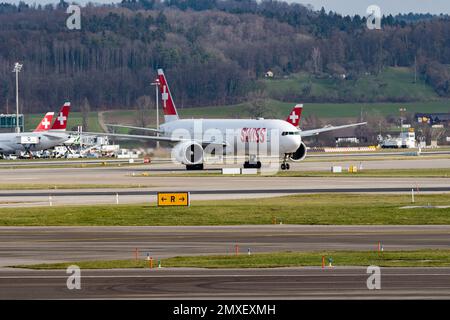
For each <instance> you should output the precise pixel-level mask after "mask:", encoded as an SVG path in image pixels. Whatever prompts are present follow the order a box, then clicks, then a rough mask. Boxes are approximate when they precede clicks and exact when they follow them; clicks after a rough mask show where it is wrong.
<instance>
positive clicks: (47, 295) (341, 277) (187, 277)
mask: <svg viewBox="0 0 450 320" xmlns="http://www.w3.org/2000/svg"><path fill="white" fill-rule="evenodd" d="M369 276H370V275H369V274H367V272H366V268H357V267H348V268H347V267H345V268H344V267H342V268H341V267H339V268H331V269H330V268H327V269H325V270H322V269H320V268H277V269H235V270H223V269H218V270H207V269H164V268H163V269H151V270H150V269H146V270H144V269H142V270H128V269H123V270H97V271H93V270H90V271H89V270H82V271H81V289H80V290H69V289H67V286H66V281H67V278H68V275H67V274H66V273H65V270H59V271H26V270H0V299H37V298H39V299H114V298H120V299H177V298H178V299H179V298H184V299H220V300H223V299H283V300H287V299H431V298H435V299H437V298H439V299H449V298H450V281H448V279H449V278H450V268H382V269H381V278H380V279H381V289H379V290H369V289H368V288H367V279H368V277H369ZM224 303H226V302H224Z"/></svg>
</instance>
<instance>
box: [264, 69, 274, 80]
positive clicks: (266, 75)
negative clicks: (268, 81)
mask: <svg viewBox="0 0 450 320" xmlns="http://www.w3.org/2000/svg"><path fill="white" fill-rule="evenodd" d="M264 76H265V77H266V78H273V72H272V71H270V70H269V71H267V72H266V74H265V75H264Z"/></svg>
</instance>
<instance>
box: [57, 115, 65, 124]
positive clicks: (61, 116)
mask: <svg viewBox="0 0 450 320" xmlns="http://www.w3.org/2000/svg"><path fill="white" fill-rule="evenodd" d="M57 119H58V121H59V125H61V126H63V125H64V121H66V120H67V117H64V113H62V112H60V113H59V117H58V118H57Z"/></svg>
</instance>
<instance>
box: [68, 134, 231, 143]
mask: <svg viewBox="0 0 450 320" xmlns="http://www.w3.org/2000/svg"><path fill="white" fill-rule="evenodd" d="M69 132H71V133H77V134H80V132H77V131H69ZM81 134H85V135H92V136H107V137H115V138H118V139H124V140H152V141H163V142H172V143H178V142H188V141H195V142H198V143H200V144H202V145H211V144H212V145H221V146H226V145H227V144H226V142H216V141H206V140H202V141H200V140H198V141H197V140H195V139H185V138H176V137H165V136H145V135H137V134H124V133H109V132H81Z"/></svg>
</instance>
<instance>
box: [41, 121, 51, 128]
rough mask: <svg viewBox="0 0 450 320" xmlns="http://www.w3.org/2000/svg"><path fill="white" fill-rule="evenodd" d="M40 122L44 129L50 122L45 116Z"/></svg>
mask: <svg viewBox="0 0 450 320" xmlns="http://www.w3.org/2000/svg"><path fill="white" fill-rule="evenodd" d="M41 124H42V125H43V126H44V129H45V130H47V129H48V126H49V125H50V124H51V122H50V121H48V119H47V118H44V120H43V121H42V122H41Z"/></svg>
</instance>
